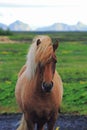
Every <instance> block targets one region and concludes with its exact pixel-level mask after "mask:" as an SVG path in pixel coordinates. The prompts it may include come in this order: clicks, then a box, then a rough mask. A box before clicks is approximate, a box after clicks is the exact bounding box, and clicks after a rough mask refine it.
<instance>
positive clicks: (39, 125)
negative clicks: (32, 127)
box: [37, 122, 44, 130]
mask: <svg viewBox="0 0 87 130" xmlns="http://www.w3.org/2000/svg"><path fill="white" fill-rule="evenodd" d="M43 126H44V123H42V122H39V123H38V124H37V130H44V128H43Z"/></svg>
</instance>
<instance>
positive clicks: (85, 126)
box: [0, 114, 87, 130]
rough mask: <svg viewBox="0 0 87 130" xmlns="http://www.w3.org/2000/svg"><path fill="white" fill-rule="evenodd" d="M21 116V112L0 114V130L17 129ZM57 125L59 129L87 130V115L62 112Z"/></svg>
mask: <svg viewBox="0 0 87 130" xmlns="http://www.w3.org/2000/svg"><path fill="white" fill-rule="evenodd" d="M21 116H22V115H21V114H3V115H0V130H16V128H17V127H18V125H19V121H20V119H21ZM57 127H59V130H87V116H78V115H62V114H61V115H60V116H59V118H58V120H57V122H56V124H55V129H56V128H57ZM45 130H47V126H45Z"/></svg>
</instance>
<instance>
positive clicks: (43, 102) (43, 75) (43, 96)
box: [15, 36, 63, 130]
mask: <svg viewBox="0 0 87 130" xmlns="http://www.w3.org/2000/svg"><path fill="white" fill-rule="evenodd" d="M57 47H58V43H57V42H56V43H54V44H53V43H52V40H51V38H50V37H48V36H37V37H36V38H35V39H34V40H33V43H32V45H31V47H30V51H29V52H28V55H27V61H26V64H25V65H24V66H23V67H22V69H21V71H20V72H19V76H18V81H17V84H16V90H15V95H16V100H17V102H18V104H19V107H20V108H21V110H22V112H23V117H22V120H21V123H20V125H19V127H18V129H17V130H34V127H35V124H37V130H43V127H44V124H45V123H47V126H48V130H53V129H54V124H55V121H56V119H57V116H58V109H59V107H60V103H61V100H62V95H63V88H62V81H61V78H60V76H59V74H58V73H57V71H56V70H55V67H56V62H57V58H56V54H55V51H56V49H57Z"/></svg>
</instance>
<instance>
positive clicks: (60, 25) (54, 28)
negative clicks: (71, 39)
mask: <svg viewBox="0 0 87 130" xmlns="http://www.w3.org/2000/svg"><path fill="white" fill-rule="evenodd" d="M37 31H87V25H85V24H83V23H81V22H78V23H77V24H76V25H68V24H64V23H55V24H53V25H51V26H47V27H41V28H38V29H37Z"/></svg>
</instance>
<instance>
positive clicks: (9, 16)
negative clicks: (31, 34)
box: [0, 0, 87, 29]
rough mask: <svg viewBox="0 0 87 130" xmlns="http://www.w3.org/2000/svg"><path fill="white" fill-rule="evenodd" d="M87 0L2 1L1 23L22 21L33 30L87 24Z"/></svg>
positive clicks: (0, 5)
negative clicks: (57, 24)
mask: <svg viewBox="0 0 87 130" xmlns="http://www.w3.org/2000/svg"><path fill="white" fill-rule="evenodd" d="M86 1H87V0H0V23H4V24H6V25H9V24H10V23H12V22H14V21H16V20H20V21H22V22H24V23H27V24H29V25H30V27H31V28H33V29H34V28H38V27H42V26H48V25H52V24H54V23H66V24H70V25H73V24H76V23H77V22H82V23H84V24H87V14H86V13H87V2H86Z"/></svg>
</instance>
